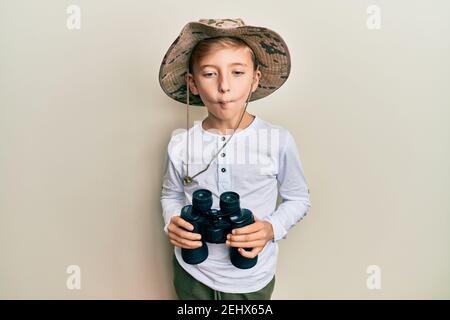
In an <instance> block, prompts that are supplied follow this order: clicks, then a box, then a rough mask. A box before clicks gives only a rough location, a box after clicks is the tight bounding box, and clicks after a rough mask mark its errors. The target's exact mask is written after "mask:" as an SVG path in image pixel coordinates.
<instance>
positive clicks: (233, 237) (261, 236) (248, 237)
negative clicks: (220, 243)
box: [227, 230, 265, 242]
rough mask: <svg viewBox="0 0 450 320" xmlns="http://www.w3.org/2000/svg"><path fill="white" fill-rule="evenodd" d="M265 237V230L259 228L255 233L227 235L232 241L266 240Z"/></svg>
mask: <svg viewBox="0 0 450 320" xmlns="http://www.w3.org/2000/svg"><path fill="white" fill-rule="evenodd" d="M264 239H265V232H264V230H259V231H257V232H254V233H249V234H242V235H235V234H229V235H227V240H229V241H232V242H239V241H242V242H249V241H257V240H264Z"/></svg>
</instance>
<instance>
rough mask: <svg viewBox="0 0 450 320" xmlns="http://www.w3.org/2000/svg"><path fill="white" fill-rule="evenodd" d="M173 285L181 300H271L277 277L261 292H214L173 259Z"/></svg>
mask: <svg viewBox="0 0 450 320" xmlns="http://www.w3.org/2000/svg"><path fill="white" fill-rule="evenodd" d="M173 284H174V287H175V292H176V293H177V296H178V299H180V300H270V297H271V296H272V292H273V289H274V287H275V276H274V277H273V279H272V280H271V281H270V282H269V283H268V284H267V285H266V286H265V287H264V288H262V289H261V290H259V291H255V292H250V293H228V292H221V291H217V290H214V289H212V288H210V287H208V286H206V285H205V284H203V283H201V282H200V281H198V280H197V279H195V278H194V277H192V276H191V275H190V274H189V273H188V272H186V270H184V269H183V267H182V266H180V264H179V263H178V261H177V258H176V257H175V256H174V257H173Z"/></svg>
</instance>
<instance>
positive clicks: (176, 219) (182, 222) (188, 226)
mask: <svg viewBox="0 0 450 320" xmlns="http://www.w3.org/2000/svg"><path fill="white" fill-rule="evenodd" d="M172 222H173V223H175V224H176V225H177V226H180V227H182V228H184V229H186V230H189V231H192V230H194V226H193V225H192V224H190V223H189V222H187V221H186V220H184V219H183V218H181V217H180V216H174V217H172Z"/></svg>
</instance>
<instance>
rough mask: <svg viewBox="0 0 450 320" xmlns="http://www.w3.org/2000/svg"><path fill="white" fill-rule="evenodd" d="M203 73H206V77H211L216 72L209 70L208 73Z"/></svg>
mask: <svg viewBox="0 0 450 320" xmlns="http://www.w3.org/2000/svg"><path fill="white" fill-rule="evenodd" d="M203 75H204V76H205V77H211V76H213V75H214V73H213V72H208V73H204V74H203Z"/></svg>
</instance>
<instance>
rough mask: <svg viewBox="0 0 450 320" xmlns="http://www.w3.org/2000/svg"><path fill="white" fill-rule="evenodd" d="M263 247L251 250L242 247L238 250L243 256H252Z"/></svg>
mask: <svg viewBox="0 0 450 320" xmlns="http://www.w3.org/2000/svg"><path fill="white" fill-rule="evenodd" d="M262 249H263V247H255V248H253V250H252V251H246V250H244V249H242V248H239V249H238V251H239V253H240V254H241V256H243V257H245V258H254V257H256V256H257V255H258V253H260V252H261V251H262Z"/></svg>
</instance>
